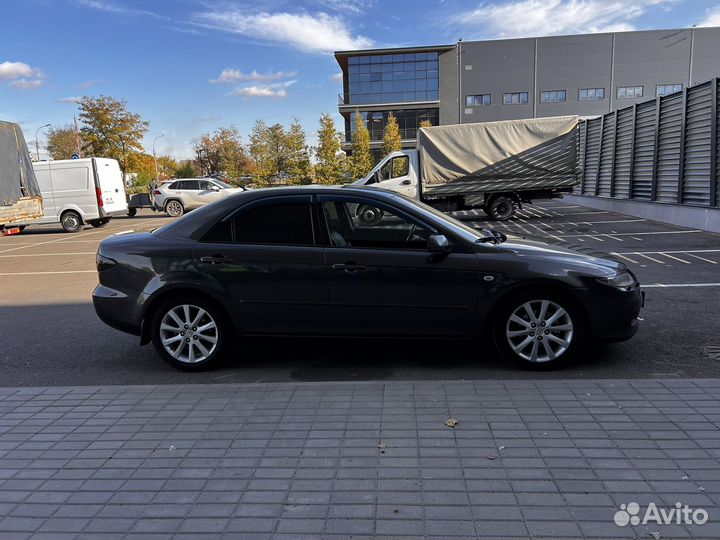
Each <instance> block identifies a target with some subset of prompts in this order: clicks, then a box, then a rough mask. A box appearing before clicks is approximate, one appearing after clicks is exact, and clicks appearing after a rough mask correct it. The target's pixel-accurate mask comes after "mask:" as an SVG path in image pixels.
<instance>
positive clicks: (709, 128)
mask: <svg viewBox="0 0 720 540" xmlns="http://www.w3.org/2000/svg"><path fill="white" fill-rule="evenodd" d="M718 105H720V93H719V92H718V79H717V78H715V79H713V80H712V81H708V82H706V83H703V84H699V85H696V86H693V87H691V88H686V89H684V90H683V91H682V92H678V93H675V94H670V95H667V96H662V97H657V98H655V99H653V100H651V101H646V102H643V103H638V104H637V105H633V106H632V107H627V108H624V109H618V110H616V111H614V112H611V113H608V114H605V115H603V116H600V117H598V118H593V119H591V120H585V121H583V122H582V124H581V126H580V164H581V167H582V171H583V178H582V183H581V184H580V186H578V187H577V188H576V192H577V193H580V194H582V195H592V196H596V197H610V198H616V199H631V200H637V201H648V202H657V203H666V204H684V205H691V206H701V207H720V190H719V189H718V172H719V171H720V152H718V143H719V142H720V137H719V135H720V133H719V132H718V129H719V124H720V122H718V110H719V109H720V107H718Z"/></svg>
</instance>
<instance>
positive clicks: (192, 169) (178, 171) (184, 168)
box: [173, 159, 201, 178]
mask: <svg viewBox="0 0 720 540" xmlns="http://www.w3.org/2000/svg"><path fill="white" fill-rule="evenodd" d="M200 174H201V173H200V170H199V169H198V167H197V165H196V164H195V162H194V161H193V160H191V159H185V160H182V161H180V162H179V163H177V166H176V167H175V170H174V171H173V176H174V177H175V178H194V177H196V176H200Z"/></svg>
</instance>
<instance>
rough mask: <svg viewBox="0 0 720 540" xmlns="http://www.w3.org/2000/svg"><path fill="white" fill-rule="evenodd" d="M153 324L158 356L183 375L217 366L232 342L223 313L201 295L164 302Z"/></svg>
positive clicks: (153, 338) (155, 312)
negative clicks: (181, 371) (183, 373)
mask: <svg viewBox="0 0 720 540" xmlns="http://www.w3.org/2000/svg"><path fill="white" fill-rule="evenodd" d="M198 317H199V318H198ZM193 323H194V324H195V326H193ZM150 324H151V337H152V342H153V346H154V347H155V350H156V351H157V353H158V354H159V355H160V357H161V358H162V359H163V360H164V361H165V362H166V363H167V364H169V365H171V366H172V367H174V368H176V369H180V370H183V371H203V370H206V369H208V368H210V367H212V366H213V365H215V364H217V363H218V362H219V361H220V359H221V358H222V357H223V354H224V352H225V350H226V349H227V348H228V347H229V343H230V342H231V341H232V340H231V337H230V328H231V327H230V324H229V323H228V322H227V317H226V315H225V313H224V312H223V310H222V309H221V308H219V307H218V306H217V305H215V303H213V302H211V301H208V300H207V299H206V298H204V297H203V296H200V295H183V296H181V297H177V298H173V299H168V300H166V301H164V302H163V303H162V304H161V305H160V306H159V307H158V309H156V310H155V311H154V314H153V316H152V319H151V323H150ZM176 345H177V346H176Z"/></svg>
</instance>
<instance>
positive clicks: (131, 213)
mask: <svg viewBox="0 0 720 540" xmlns="http://www.w3.org/2000/svg"><path fill="white" fill-rule="evenodd" d="M135 214H137V208H128V211H127V215H128V217H135Z"/></svg>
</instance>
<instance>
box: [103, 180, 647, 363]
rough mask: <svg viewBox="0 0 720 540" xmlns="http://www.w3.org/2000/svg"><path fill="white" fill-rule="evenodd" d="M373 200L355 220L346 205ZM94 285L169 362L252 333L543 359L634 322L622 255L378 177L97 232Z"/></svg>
mask: <svg viewBox="0 0 720 540" xmlns="http://www.w3.org/2000/svg"><path fill="white" fill-rule="evenodd" d="M361 206H362V207H369V208H376V209H378V210H379V211H378V212H377V214H378V215H381V216H382V218H381V219H380V220H373V222H367V221H362V220H360V219H359V217H358V216H357V212H355V211H354V209H356V208H358V207H361ZM97 269H98V273H99V281H100V284H99V285H98V286H97V288H96V289H95V291H94V293H93V302H94V305H95V310H96V312H97V314H98V316H99V317H100V318H101V319H102V320H103V321H104V322H105V323H107V324H108V325H110V326H112V327H114V328H117V329H119V330H122V331H124V332H128V333H131V334H136V335H139V336H140V343H141V344H146V343H149V342H150V341H152V343H153V345H154V346H155V349H156V350H157V353H158V354H159V355H160V357H161V358H162V359H163V360H165V361H166V362H168V363H169V364H171V365H172V366H175V367H177V368H180V369H186V370H199V369H204V368H207V367H209V366H211V365H212V364H214V363H216V362H217V361H218V360H219V359H220V358H221V357H222V356H223V354H224V353H226V352H227V351H228V350H229V349H230V348H231V346H232V344H233V342H234V341H235V340H236V339H238V338H242V337H243V336H250V335H306V336H307V335H317V336H384V337H406V338H429V337H431V338H472V339H476V340H478V351H479V352H478V356H482V355H484V354H487V351H488V349H489V348H490V346H491V343H492V344H494V346H495V347H496V348H497V350H498V351H499V353H500V354H501V355H502V356H503V357H504V358H506V359H508V360H510V361H513V362H515V363H517V364H519V365H520V366H523V367H527V368H547V367H554V366H557V365H560V364H562V363H566V362H570V361H572V360H573V359H577V357H578V353H580V352H581V351H582V349H583V346H584V345H585V344H586V343H588V342H589V341H590V340H604V341H621V340H624V339H628V338H630V337H631V336H632V335H633V334H634V333H635V332H636V331H637V328H638V322H637V321H638V313H639V311H640V308H641V305H642V303H643V294H642V292H641V291H640V286H639V283H638V282H637V279H636V278H635V276H634V275H633V274H632V273H631V272H630V271H629V270H628V269H627V268H626V266H625V265H624V264H623V263H620V262H615V261H612V260H607V259H602V258H596V257H590V256H587V255H583V254H581V253H578V252H575V251H571V250H568V249H564V248H561V247H557V246H551V245H548V244H545V243H541V242H533V241H527V240H520V239H515V238H510V239H508V238H507V237H506V236H505V235H503V234H502V233H499V232H497V231H492V230H487V229H474V228H472V227H469V226H468V225H465V224H463V223H461V222H459V221H457V220H455V219H453V218H451V217H448V216H446V215H445V214H443V213H441V212H439V211H436V210H434V209H433V208H431V207H429V206H426V205H424V204H422V203H419V202H417V201H415V200H413V199H410V198H408V197H405V196H403V195H400V194H397V193H393V192H389V191H384V190H381V189H375V188H366V187H364V188H352V187H343V188H340V187H321V186H310V187H296V188H275V189H265V190H256V191H248V192H244V193H239V194H237V195H233V196H231V197H227V198H224V199H222V200H219V201H217V202H215V203H212V204H210V205H208V206H205V207H203V208H201V209H199V210H197V211H195V212H192V213H190V214H187V215H186V216H184V217H182V218H180V219H179V220H177V221H175V222H173V223H170V224H169V225H166V226H164V227H161V228H159V229H156V230H154V231H152V232H150V233H136V234H123V235H118V236H113V237H110V238H107V239H105V240H103V241H102V242H101V243H100V247H99V249H98V253H97Z"/></svg>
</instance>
